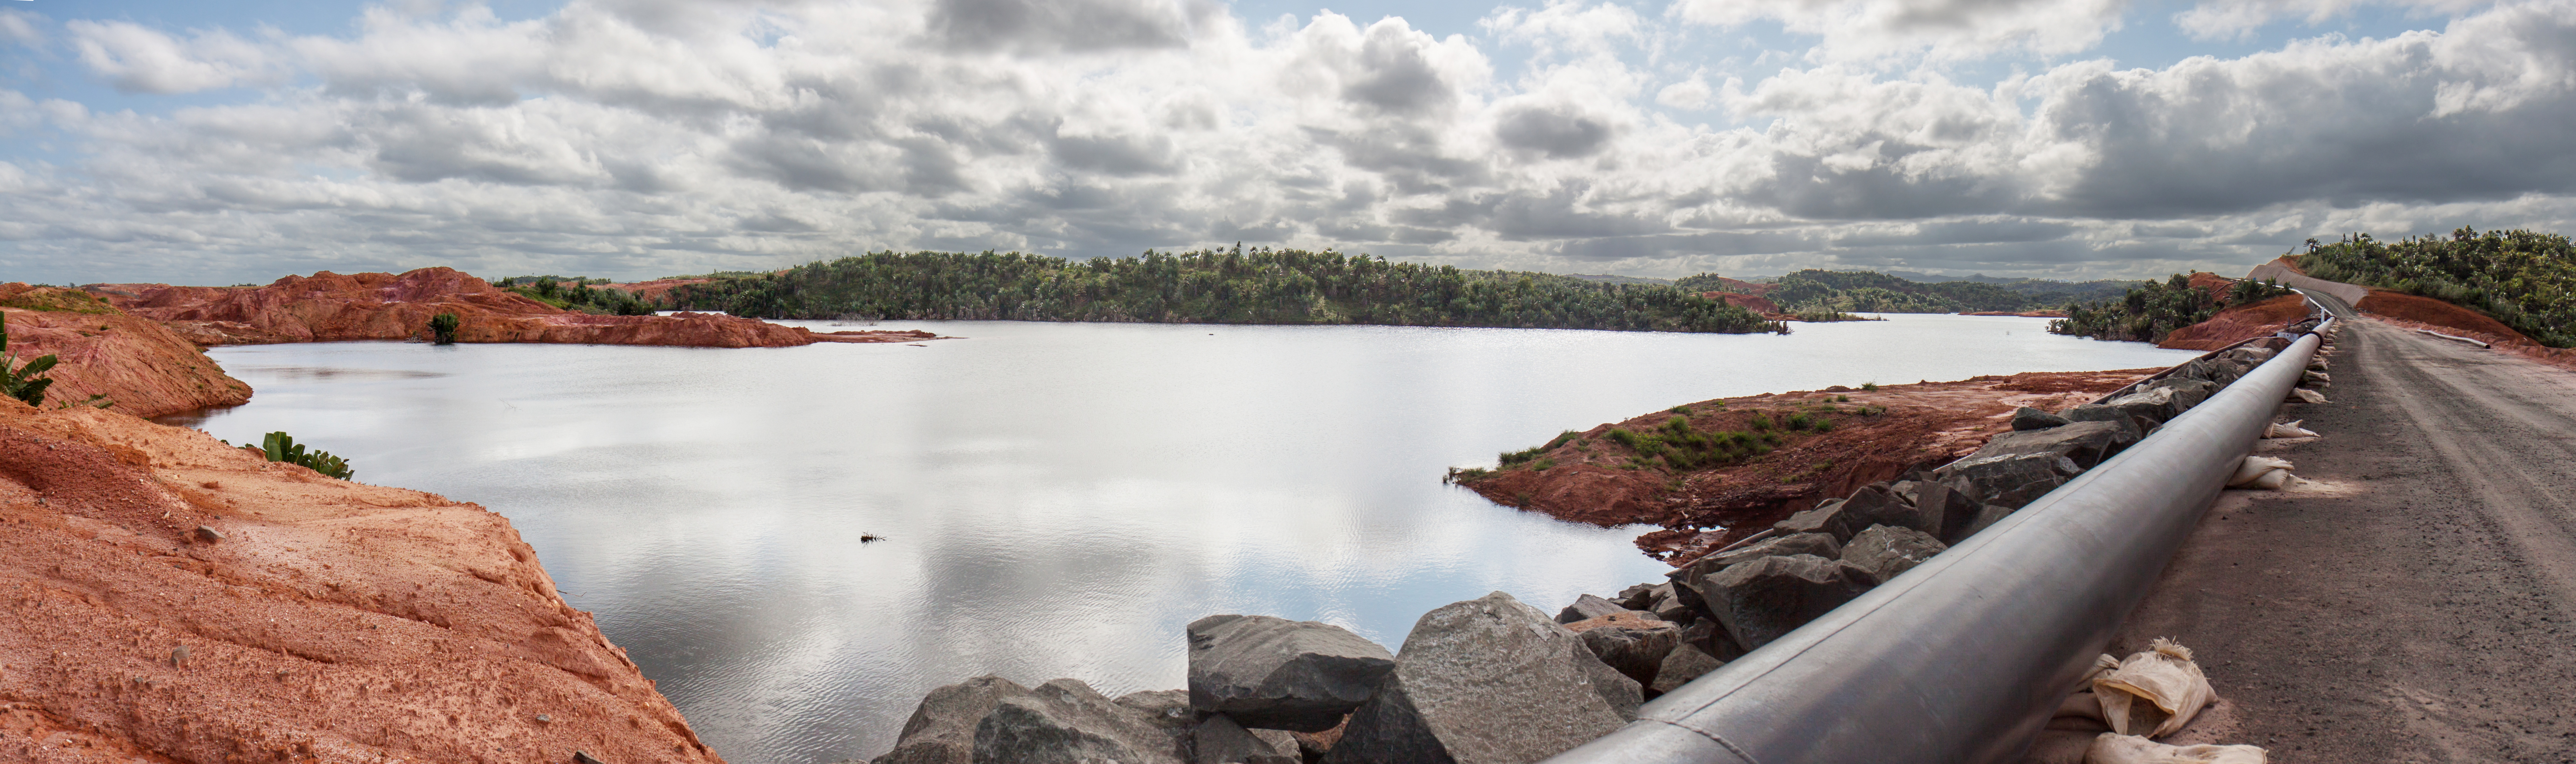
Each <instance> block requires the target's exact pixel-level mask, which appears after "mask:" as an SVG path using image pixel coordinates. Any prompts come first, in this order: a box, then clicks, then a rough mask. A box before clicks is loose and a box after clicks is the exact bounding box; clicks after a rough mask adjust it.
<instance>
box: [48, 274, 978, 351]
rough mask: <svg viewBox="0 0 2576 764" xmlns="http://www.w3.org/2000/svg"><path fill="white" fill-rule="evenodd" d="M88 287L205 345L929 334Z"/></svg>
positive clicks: (658, 341) (392, 286)
mask: <svg viewBox="0 0 2576 764" xmlns="http://www.w3.org/2000/svg"><path fill="white" fill-rule="evenodd" d="M85 289H87V290H89V291H90V292H92V293H94V294H97V295H99V296H101V297H103V298H105V299H107V300H108V301H109V302H111V303H114V304H115V305H116V306H117V307H120V308H123V309H125V310H126V311H127V312H129V313H132V314H134V315H137V316H142V317H144V318H149V319H152V320H155V321H160V322H162V323H164V324H166V325H168V326H169V327H170V328H171V329H172V330H173V331H176V332H178V333H179V334H181V335H182V336H185V337H187V338H188V339H190V340H193V341H195V342H197V343H198V344H202V345H243V344H261V343H275V342H323V341H333V340H402V339H426V338H427V337H428V336H429V329H428V326H429V319H430V317H431V316H435V315H437V314H440V313H453V314H456V316H457V317H458V319H459V325H458V327H457V331H456V339H457V341H459V342H542V343H565V344H600V345H676V346H686V347H726V348H740V347H792V346H797V345H807V344H812V343H815V342H912V341H919V340H922V339H929V338H931V337H932V336H933V335H931V334H930V333H928V332H833V333H829V334H822V333H816V332H811V331H807V330H805V329H803V328H800V327H791V326H781V325H778V324H773V323H769V322H766V321H758V320H754V319H748V318H740V317H735V316H728V315H723V314H716V313H681V314H678V315H673V316H594V315H588V314H584V313H580V312H577V311H569V310H564V309H561V308H556V307H553V306H550V305H547V304H545V303H541V302H538V301H536V300H532V299H528V298H527V297H524V296H521V295H518V294H516V293H513V292H510V291H509V290H506V289H501V288H499V287H495V286H492V285H491V284H490V283H488V282H485V281H484V280H482V279H479V278H475V277H474V276H472V275H469V274H466V273H463V272H461V271H457V270H455V269H452V268H422V269H419V270H414V271H407V272H404V273H402V274H399V275H397V274H391V273H356V274H348V275H341V274H337V273H332V272H330V271H323V272H321V273H316V274H313V275H312V276H310V277H306V276H287V277H285V278H281V279H278V280H277V281H276V282H275V283H272V284H269V285H267V286H260V287H182V286H170V285H168V284H96V285H91V286H89V287H85Z"/></svg>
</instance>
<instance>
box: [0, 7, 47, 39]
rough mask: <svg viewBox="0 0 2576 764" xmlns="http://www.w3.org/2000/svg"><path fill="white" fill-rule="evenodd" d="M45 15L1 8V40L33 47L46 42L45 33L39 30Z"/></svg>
mask: <svg viewBox="0 0 2576 764" xmlns="http://www.w3.org/2000/svg"><path fill="white" fill-rule="evenodd" d="M42 18H43V17H40V16H37V15H36V14H33V13H28V12H26V11H21V10H15V9H5V8H0V42H7V43H9V44H11V45H20V46H25V47H29V48H33V47H36V46H39V45H43V44H44V43H45V33H44V32H41V31H38V30H37V27H38V26H40V20H41V19H42Z"/></svg>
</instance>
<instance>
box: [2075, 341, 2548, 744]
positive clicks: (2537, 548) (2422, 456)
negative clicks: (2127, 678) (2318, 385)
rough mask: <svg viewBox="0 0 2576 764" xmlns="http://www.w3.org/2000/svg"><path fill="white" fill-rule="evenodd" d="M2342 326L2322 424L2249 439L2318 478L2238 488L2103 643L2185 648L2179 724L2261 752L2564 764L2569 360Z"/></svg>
mask: <svg viewBox="0 0 2576 764" xmlns="http://www.w3.org/2000/svg"><path fill="white" fill-rule="evenodd" d="M2329 299H2331V298H2329ZM2329 307H2330V308H2332V309H2337V312H2338V313H2340V314H2345V315H2349V313H2348V310H2346V309H2344V306H2342V305H2340V304H2339V303H2338V304H2331V305H2329ZM2344 324H2345V325H2346V327H2347V328H2346V329H2345V330H2344V331H2343V332H2342V335H2341V338H2340V344H2339V346H2338V348H2337V350H2336V354H2335V355H2334V356H2332V360H2333V371H2332V374H2333V377H2334V384H2333V386H2332V387H2330V388H2328V389H2327V390H2326V393H2327V395H2328V397H2329V398H2331V399H2332V401H2333V402H2332V403H2328V404H2321V405H2291V406H2287V407H2286V408H2285V412H2286V414H2287V416H2289V417H2292V418H2299V417H2304V418H2306V419H2307V427H2308V428H2309V429H2311V430H2315V431H2317V432H2319V433H2321V434H2322V435H2323V436H2324V437H2323V438H2321V439H2318V440H2315V441H2310V442H2300V443H2290V444H2286V445H2284V444H2283V443H2282V442H2277V441H2276V442H2270V445H2268V446H2267V447H2266V448H2264V449H2262V450H2260V451H2258V452H2259V453H2269V454H2271V455H2275V456H2281V457H2284V458H2287V459H2290V460H2291V461H2293V462H2296V463H2297V464H2298V473H2299V474H2300V475H2301V476H2303V477H2306V478H2309V479H2313V480H2316V481H2319V482H2318V483H2317V484H2314V485H2309V486H2306V487H2304V488H2303V489H2302V490H2297V491H2290V492H2282V493H2270V492H2244V491H2229V492H2228V495H2227V496H2225V497H2223V498H2221V499H2220V500H2219V503H2218V504H2217V506H2215V507H2213V508H2212V509H2211V510H2210V512H2209V514H2208V516H2207V517H2205V518H2204V519H2203V520H2202V521H2201V524H2200V527H2199V529H2198V530H2197V531H2196V532H2195V534H2194V535H2193V537H2192V538H2191V540H2190V542H2188V544H2187V545H2186V546H2185V547H2184V549H2183V550H2182V552H2181V553H2180V554H2179V555H2178V556H2176V557H2175V559H2174V561H2173V562H2172V564H2171V565H2169V566H2168V567H2167V569H2166V570H2165V573H2164V576H2163V578H2162V579H2161V580H2160V581H2159V582H2158V584H2157V587H2156V590H2155V591H2154V592H2152V593H2150V594H2149V595H2148V597H2147V599H2146V601H2145V602H2144V603H2142V604H2140V605H2139V607H2138V609H2137V610H2136V611H2135V612H2134V613H2133V614H2132V615H2131V616H2130V618H2129V621H2128V623H2127V624H2126V625H2125V626H2124V627H2123V629H2122V636H2121V638H2120V640H2119V644H2115V645H2114V647H2115V649H2116V650H2117V651H2119V652H2120V653H2121V654H2123V655H2125V654H2127V652H2128V651H2132V650H2136V649H2139V648H2140V647H2141V646H2143V645H2144V644H2145V643H2146V641H2147V640H2148V639H2150V638H2152V637H2156V636H2172V637H2175V638H2176V639H2178V640H2179V641H2181V642H2182V643H2183V644H2185V645H2188V646H2190V647H2191V648H2193V649H2194V650H2196V651H2198V653H2199V657H2200V659H2201V663H2202V665H2203V666H2204V667H2205V668H2206V669H2207V671H2208V673H2209V677H2210V679H2211V681H2212V683H2213V684H2215V685H2216V686H2217V689H2218V692H2219V694H2220V695H2221V696H2222V697H2224V698H2225V699H2226V700H2227V703H2226V704H2225V705H2224V706H2223V707H2222V708H2221V710H2222V711H2223V713H2220V714H2218V715H2217V716H2218V718H2213V719H2209V720H2205V722H2206V723H2208V724H2209V725H2210V726H2211V727H2212V728H2213V729H2209V730H2201V729H2198V728H2200V727H2202V726H2203V724H2202V723H2195V724H2194V727H2195V729H2194V730H2188V731H2186V732H2185V733H2184V734H2185V735H2190V736H2193V737H2224V738H2227V739H2225V740H2224V741H2223V742H2243V743H2254V744H2258V745H2264V746H2267V747H2269V748H2271V749H2272V750H2273V754H2274V755H2273V758H2272V761H2274V762H2287V763H2290V764H2296V763H2298V762H2427V763H2429V762H2576V625H2571V619H2576V374H2570V373H2568V372H2566V371H2562V370H2558V369H2554V368H2550V367H2547V366H2542V365H2540V364H2536V363H2532V362H2530V361H2527V360H2523V359H2522V358H2519V357H2517V356H2513V355H2508V354H2505V353H2501V352H2496V351H2491V350H2484V349H2480V348H2478V347H2476V346H2474V345H2469V344H2465V343H2459V342H2454V341H2451V340H2444V339H2438V338H2434V337H2429V336H2426V335H2422V334H2417V333H2414V332H2411V331H2407V330H2403V329H2398V328H2394V327H2390V326H2388V325H2385V324H2380V323H2376V322H2372V321H2367V320H2348V321H2345V322H2344Z"/></svg>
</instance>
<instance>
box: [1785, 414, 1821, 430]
mask: <svg viewBox="0 0 2576 764" xmlns="http://www.w3.org/2000/svg"><path fill="white" fill-rule="evenodd" d="M1815 422H1816V420H1814V419H1812V418H1809V417H1808V416H1807V415H1806V414H1790V415H1789V421H1787V422H1784V423H1782V424H1783V425H1784V426H1786V427H1788V428H1789V429H1792V430H1804V429H1807V427H1808V426H1809V425H1813V424H1815Z"/></svg>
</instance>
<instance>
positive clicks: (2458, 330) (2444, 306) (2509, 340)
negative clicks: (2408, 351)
mask: <svg viewBox="0 0 2576 764" xmlns="http://www.w3.org/2000/svg"><path fill="white" fill-rule="evenodd" d="M2353 307H2355V308H2359V309H2360V310H2361V311H2362V312H2364V313H2367V314H2369V315H2370V316H2371V317H2372V318H2376V319H2379V320H2381V321H2385V322H2388V323H2390V324H2393V325H2396V326H2399V327H2404V328H2407V329H2425V330H2430V331H2436V332H2441V333H2443V334H2448V335H2452V336H2455V337H2467V338H2470V339H2474V340H2477V341H2480V342H2484V343H2487V344H2488V345H2491V346H2494V347H2495V349H2497V350H2502V351H2505V352H2508V353H2513V354H2516V355H2520V356H2523V357H2525V358H2529V359H2532V360H2534V361H2539V362H2541V363H2545V364H2549V365H2551V366H2556V367H2558V368H2561V369H2567V370H2569V371H2576V349H2570V348H2553V347H2549V346H2547V345H2542V344H2540V343H2538V342H2533V341H2532V339H2531V338H2530V337H2527V336H2524V335H2523V334H2522V333H2521V332H2517V331H2514V330H2513V328H2512V327H2509V326H2505V325H2504V323H2503V322H2500V321H2497V320H2495V319H2493V318H2488V317H2487V316H2486V314H2483V313H2479V312H2477V311H2473V310H2469V309H2467V308H2463V307H2460V306H2457V305H2453V304H2450V303H2447V302H2443V301H2441V300H2436V299H2433V298H2430V297H2417V296H2415V295H2410V294H2406V293H2403V292H2391V291H2387V290H2384V289H2373V290H2370V296H2368V297H2364V298H2362V300H2361V304H2360V305H2356V306H2353Z"/></svg>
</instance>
